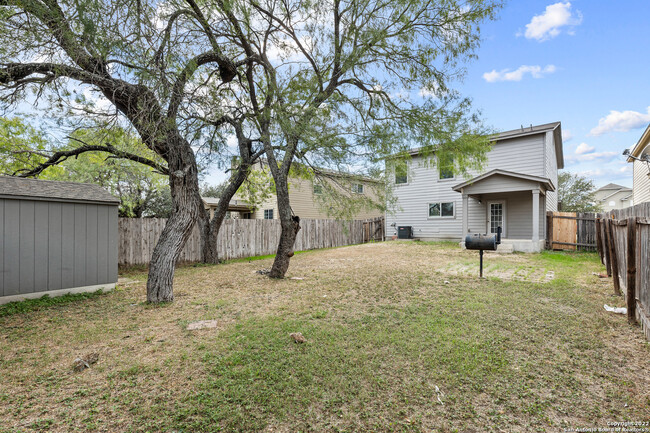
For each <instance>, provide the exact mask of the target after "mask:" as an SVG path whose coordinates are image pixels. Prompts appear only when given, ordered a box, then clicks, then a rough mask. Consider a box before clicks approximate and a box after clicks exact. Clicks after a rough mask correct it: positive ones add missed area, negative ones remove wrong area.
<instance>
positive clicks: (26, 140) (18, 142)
mask: <svg viewBox="0 0 650 433" xmlns="http://www.w3.org/2000/svg"><path fill="white" fill-rule="evenodd" d="M48 150H49V143H48V142H47V140H46V139H45V138H44V136H43V133H42V132H40V131H38V130H37V129H35V128H34V127H33V126H31V125H30V124H29V123H28V122H27V121H26V120H25V119H22V118H20V117H11V118H8V117H0V174H2V175H5V176H12V175H14V174H16V173H17V172H19V171H20V170H23V169H25V168H34V167H37V166H38V165H40V164H42V163H43V162H44V161H45V160H47V157H48V155H47V151H48Z"/></svg>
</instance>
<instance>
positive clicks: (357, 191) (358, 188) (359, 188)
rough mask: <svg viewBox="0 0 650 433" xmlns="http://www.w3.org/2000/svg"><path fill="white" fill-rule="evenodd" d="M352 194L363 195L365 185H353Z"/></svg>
mask: <svg viewBox="0 0 650 433" xmlns="http://www.w3.org/2000/svg"><path fill="white" fill-rule="evenodd" d="M352 192H353V193H355V194H363V184H362V183H353V184H352Z"/></svg>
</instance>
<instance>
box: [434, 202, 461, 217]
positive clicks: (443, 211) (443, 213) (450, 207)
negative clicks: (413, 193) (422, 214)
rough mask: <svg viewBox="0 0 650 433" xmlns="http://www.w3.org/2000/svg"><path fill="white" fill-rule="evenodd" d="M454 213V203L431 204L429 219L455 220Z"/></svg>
mask: <svg viewBox="0 0 650 433" xmlns="http://www.w3.org/2000/svg"><path fill="white" fill-rule="evenodd" d="M454 211H455V206H454V202H453V201H446V202H436V203H429V218H453V217H454V216H455V213H454Z"/></svg>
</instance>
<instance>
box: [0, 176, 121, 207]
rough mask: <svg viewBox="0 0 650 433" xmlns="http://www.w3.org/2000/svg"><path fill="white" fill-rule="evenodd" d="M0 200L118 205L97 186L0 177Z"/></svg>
mask: <svg viewBox="0 0 650 433" xmlns="http://www.w3.org/2000/svg"><path fill="white" fill-rule="evenodd" d="M0 198H12V199H23V200H53V201H70V202H80V203H106V204H119V203H120V200H119V199H118V198H117V197H115V196H113V195H112V194H110V193H109V192H108V191H106V190H105V189H104V188H102V187H101V186H99V185H94V184H91V183H77V182H60V181H54V180H40V179H26V178H23V177H14V176H0Z"/></svg>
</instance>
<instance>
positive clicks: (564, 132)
mask: <svg viewBox="0 0 650 433" xmlns="http://www.w3.org/2000/svg"><path fill="white" fill-rule="evenodd" d="M572 138H573V134H571V131H569V130H568V129H563V130H562V141H563V142H565V143H566V142H568V141H570V140H571V139H572Z"/></svg>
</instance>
